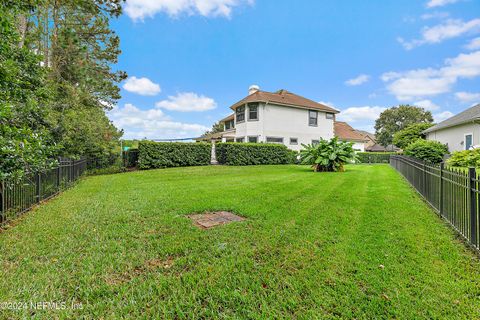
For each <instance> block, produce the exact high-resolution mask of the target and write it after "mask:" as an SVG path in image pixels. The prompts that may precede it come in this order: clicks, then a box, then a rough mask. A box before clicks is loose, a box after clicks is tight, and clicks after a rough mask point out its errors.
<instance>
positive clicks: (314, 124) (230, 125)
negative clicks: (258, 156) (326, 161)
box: [203, 86, 366, 151]
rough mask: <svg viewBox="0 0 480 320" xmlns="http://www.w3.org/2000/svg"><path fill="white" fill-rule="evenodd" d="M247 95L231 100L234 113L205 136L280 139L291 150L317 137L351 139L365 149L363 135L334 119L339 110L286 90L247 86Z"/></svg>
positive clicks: (228, 139) (224, 139)
mask: <svg viewBox="0 0 480 320" xmlns="http://www.w3.org/2000/svg"><path fill="white" fill-rule="evenodd" d="M248 93H249V94H248V96H246V97H245V98H243V99H242V100H240V101H238V102H237V103H235V104H233V105H232V106H231V107H230V108H231V109H232V110H233V114H231V115H229V116H228V117H226V118H224V119H222V120H220V123H222V124H223V125H224V128H225V131H224V132H219V133H216V134H214V135H210V136H208V137H203V139H204V140H207V139H213V140H217V141H222V142H239V143H241V142H266V143H281V144H284V145H286V146H287V147H288V148H290V149H292V150H300V149H301V148H302V146H301V144H311V143H315V142H316V141H319V139H320V138H323V139H331V138H333V137H334V136H337V137H339V139H340V140H344V141H353V142H354V143H355V145H354V148H355V149H357V150H359V151H364V149H365V143H366V140H365V138H364V137H363V136H362V135H361V134H360V133H359V132H357V131H356V130H354V129H353V128H352V127H350V126H349V125H348V124H347V123H345V122H336V121H335V116H336V114H338V113H339V111H338V110H336V109H334V108H331V107H329V106H326V105H324V104H321V103H318V102H315V101H312V100H310V99H307V98H304V97H301V96H299V95H296V94H294V93H291V92H289V91H287V90H283V89H282V90H279V91H276V92H266V91H261V90H260V88H259V87H258V86H251V87H250V88H249V92H248Z"/></svg>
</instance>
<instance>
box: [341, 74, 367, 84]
mask: <svg viewBox="0 0 480 320" xmlns="http://www.w3.org/2000/svg"><path fill="white" fill-rule="evenodd" d="M369 79H370V76H368V75H366V74H361V75H359V76H358V77H355V78H353V79H349V80H347V81H345V84H346V85H347V86H359V85H361V84H364V83H365V82H367V81H368V80H369Z"/></svg>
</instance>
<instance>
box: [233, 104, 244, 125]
mask: <svg viewBox="0 0 480 320" xmlns="http://www.w3.org/2000/svg"><path fill="white" fill-rule="evenodd" d="M235 113H236V114H237V123H239V122H243V121H245V106H240V107H237V110H236V111H235Z"/></svg>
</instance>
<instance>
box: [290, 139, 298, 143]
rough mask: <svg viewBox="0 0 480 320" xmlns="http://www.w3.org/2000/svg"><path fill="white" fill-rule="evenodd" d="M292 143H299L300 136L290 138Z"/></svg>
mask: <svg viewBox="0 0 480 320" xmlns="http://www.w3.org/2000/svg"><path fill="white" fill-rule="evenodd" d="M290 144H298V138H290Z"/></svg>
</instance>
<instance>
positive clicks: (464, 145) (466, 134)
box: [463, 132, 475, 150]
mask: <svg viewBox="0 0 480 320" xmlns="http://www.w3.org/2000/svg"><path fill="white" fill-rule="evenodd" d="M467 136H472V145H471V146H470V147H473V146H474V145H475V144H474V143H473V132H472V133H465V134H464V135H463V147H464V148H465V150H468V149H467Z"/></svg>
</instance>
